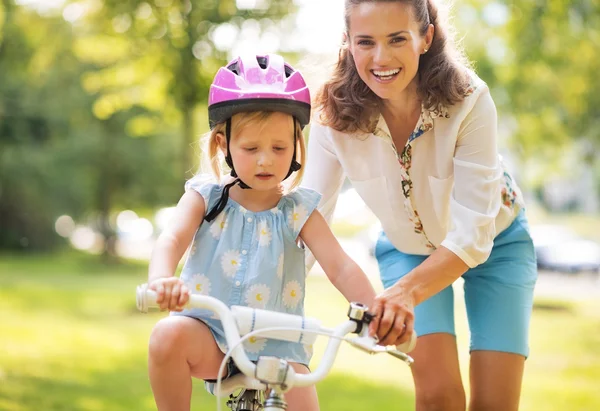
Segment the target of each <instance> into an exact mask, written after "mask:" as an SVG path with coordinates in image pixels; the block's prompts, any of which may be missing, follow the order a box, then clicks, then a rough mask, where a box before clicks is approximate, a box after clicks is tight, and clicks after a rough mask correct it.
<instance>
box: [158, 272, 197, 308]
mask: <svg viewBox="0 0 600 411" xmlns="http://www.w3.org/2000/svg"><path fill="white" fill-rule="evenodd" d="M148 288H149V289H150V290H154V291H156V294H157V298H156V303H157V304H158V305H159V307H160V309H161V310H169V311H182V310H183V307H184V306H185V305H186V304H187V302H188V300H189V299H190V290H189V289H188V288H187V286H186V285H185V283H184V282H183V281H181V279H179V277H166V278H159V279H157V280H154V281H152V282H151V283H150V284H149V285H148Z"/></svg>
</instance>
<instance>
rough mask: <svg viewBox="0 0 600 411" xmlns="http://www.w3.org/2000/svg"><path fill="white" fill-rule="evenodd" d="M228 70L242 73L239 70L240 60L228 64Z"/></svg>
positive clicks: (238, 73)
mask: <svg viewBox="0 0 600 411" xmlns="http://www.w3.org/2000/svg"><path fill="white" fill-rule="evenodd" d="M227 70H229V71H232V72H234V73H235V74H237V75H238V76H239V75H240V71H239V70H238V62H237V61H236V62H235V63H232V64H230V65H228V66H227Z"/></svg>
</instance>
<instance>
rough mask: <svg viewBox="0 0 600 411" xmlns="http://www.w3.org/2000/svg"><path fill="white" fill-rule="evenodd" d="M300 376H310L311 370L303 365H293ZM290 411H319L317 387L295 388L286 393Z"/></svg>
mask: <svg viewBox="0 0 600 411" xmlns="http://www.w3.org/2000/svg"><path fill="white" fill-rule="evenodd" d="M292 367H294V370H295V371H296V372H297V373H298V374H308V373H309V370H308V368H306V366H305V365H303V364H297V363H292ZM285 400H286V401H287V403H288V409H287V410H288V411H319V400H318V398H317V389H316V388H315V386H314V385H313V386H310V387H300V388H293V389H291V390H289V391H288V392H286V393H285Z"/></svg>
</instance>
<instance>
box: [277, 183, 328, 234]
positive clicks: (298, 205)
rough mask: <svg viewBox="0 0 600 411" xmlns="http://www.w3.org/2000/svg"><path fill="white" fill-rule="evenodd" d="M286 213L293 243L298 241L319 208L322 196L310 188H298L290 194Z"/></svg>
mask: <svg viewBox="0 0 600 411" xmlns="http://www.w3.org/2000/svg"><path fill="white" fill-rule="evenodd" d="M290 199H291V201H289V202H288V204H287V206H286V209H285V213H286V221H287V224H288V227H289V233H290V236H291V239H292V241H296V239H297V238H298V236H299V235H300V231H302V227H304V224H306V221H307V220H308V217H310V215H311V214H312V212H313V211H315V209H316V208H317V205H318V204H319V200H320V199H321V194H319V193H317V192H316V191H314V190H311V189H309V188H302V187H301V188H298V189H297V190H295V191H294V192H293V193H291V194H290Z"/></svg>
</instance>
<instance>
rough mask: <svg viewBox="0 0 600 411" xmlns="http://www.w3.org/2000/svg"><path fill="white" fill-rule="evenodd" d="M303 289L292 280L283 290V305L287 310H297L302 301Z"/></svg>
mask: <svg viewBox="0 0 600 411" xmlns="http://www.w3.org/2000/svg"><path fill="white" fill-rule="evenodd" d="M302 294H303V293H302V287H300V283H299V282H298V281H296V280H292V281H290V282H289V283H287V284H286V285H285V287H284V288H283V305H285V306H286V307H287V308H292V309H294V308H296V307H297V306H298V303H299V302H300V300H301V299H302Z"/></svg>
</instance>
